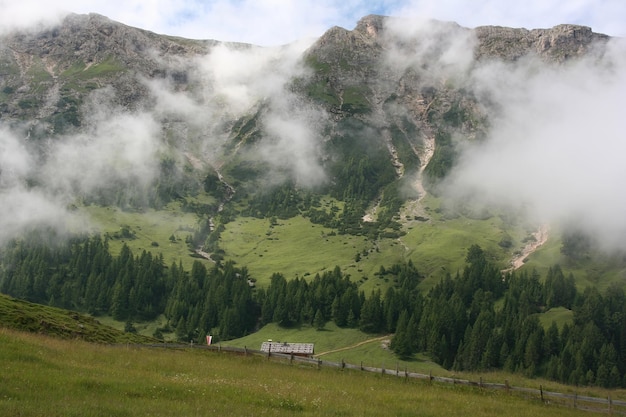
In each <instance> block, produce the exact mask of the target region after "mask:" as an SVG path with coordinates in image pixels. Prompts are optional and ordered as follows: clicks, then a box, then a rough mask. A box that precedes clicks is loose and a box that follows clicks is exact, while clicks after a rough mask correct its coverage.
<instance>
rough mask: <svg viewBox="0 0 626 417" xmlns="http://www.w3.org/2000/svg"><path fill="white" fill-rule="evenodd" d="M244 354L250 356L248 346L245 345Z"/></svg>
mask: <svg viewBox="0 0 626 417" xmlns="http://www.w3.org/2000/svg"><path fill="white" fill-rule="evenodd" d="M243 356H248V346H244V347H243Z"/></svg>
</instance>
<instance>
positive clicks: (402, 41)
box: [0, 15, 626, 387]
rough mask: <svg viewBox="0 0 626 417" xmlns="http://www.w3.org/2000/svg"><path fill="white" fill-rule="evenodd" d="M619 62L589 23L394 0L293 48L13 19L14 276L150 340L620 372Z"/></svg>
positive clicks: (16, 283)
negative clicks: (382, 337)
mask: <svg viewBox="0 0 626 417" xmlns="http://www.w3.org/2000/svg"><path fill="white" fill-rule="evenodd" d="M625 57H626V49H625V48H624V43H623V41H622V40H620V39H613V38H610V37H608V36H605V35H601V34H596V33H594V32H593V31H592V30H591V29H590V28H585V27H581V26H574V25H560V26H556V27H554V28H552V29H535V30H526V29H512V28H501V27H479V28H475V29H468V28H463V27H461V26H459V25H457V24H455V23H451V22H439V21H431V20H408V19H401V18H393V17H383V16H366V17H364V18H363V19H361V20H360V21H359V23H358V24H357V25H356V27H355V28H354V29H353V30H346V29H343V28H338V27H335V28H331V29H329V30H328V31H327V32H326V33H325V34H324V35H322V36H321V37H320V38H319V39H315V40H312V41H310V42H296V43H293V44H289V45H284V46H280V47H275V48H263V47H259V46H255V45H246V44H232V43H227V42H221V41H213V40H202V41H201V40H188V39H182V38H174V37H169V36H164V35H157V34H154V33H150V32H146V31H142V30H139V29H135V28H131V27H127V26H124V25H122V24H119V23H116V22H112V21H110V20H108V19H107V18H104V17H102V16H97V15H88V16H77V15H70V16H68V17H67V18H66V19H65V20H64V21H63V22H62V23H61V24H60V25H58V26H57V27H51V28H47V29H38V30H33V31H30V32H19V33H18V32H16V33H13V34H10V35H6V36H4V37H2V38H0V291H1V292H3V293H6V294H9V295H11V296H14V297H18V298H21V299H25V300H28V301H33V302H38V303H42V304H48V305H50V306H54V307H63V308H69V309H72V310H75V311H82V312H87V313H90V314H93V315H108V316H111V317H112V319H113V320H114V321H116V322H117V323H118V324H119V325H121V326H124V327H125V328H127V329H131V330H132V328H133V322H138V321H139V322H143V323H149V325H146V326H143V328H144V329H146V331H147V329H148V328H150V329H153V331H154V332H153V334H152V336H154V337H155V338H166V339H177V340H180V341H185V342H186V341H189V340H193V341H197V342H199V343H203V342H204V341H205V340H206V339H205V337H206V335H214V336H215V338H216V340H229V339H234V338H239V337H242V336H244V335H246V334H249V333H251V332H255V331H256V330H258V328H259V327H260V326H263V325H266V324H275V325H276V326H281V327H282V328H285V327H292V328H294V327H297V326H300V325H304V326H307V325H311V326H314V327H315V329H316V330H322V329H324V327H325V325H326V323H327V322H329V321H331V320H332V321H334V322H335V325H336V326H337V328H336V329H337V331H338V332H340V331H342V330H341V329H344V328H352V329H358V331H360V332H364V333H380V334H392V333H393V334H394V336H393V337H392V339H391V341H390V344H389V347H390V348H391V349H392V350H393V352H394V355H396V356H398V357H399V358H407V359H411V358H414V354H415V352H423V353H424V354H426V355H427V356H428V357H429V358H430V359H431V360H433V361H434V362H436V363H437V364H439V365H441V366H443V367H444V368H447V369H454V370H459V371H461V370H470V371H478V370H486V369H504V370H507V371H510V372H522V373H524V374H526V375H528V376H546V377H548V378H551V379H553V380H558V381H561V382H566V383H571V384H578V385H586V384H595V385H599V386H604V387H617V386H623V385H624V383H625V381H626V379H624V375H625V374H626V368H625V367H624V366H623V364H624V363H626V361H625V360H624V359H625V358H624V356H625V352H626V349H625V347H626V333H625V332H624V329H623V326H621V325H620V323H621V320H620V317H622V316H623V315H624V314H626V313H625V312H626V307H625V306H626V301H625V300H626V297H625V296H624V291H623V287H624V284H623V283H624V277H626V256H625V253H626V247H625V246H624V242H625V241H626V240H624V236H625V235H626V223H625V222H624V216H623V213H624V210H626V200H625V199H624V197H623V195H624V193H623V185H622V182H623V178H624V177H625V176H626V169H625V168H624V164H623V161H622V160H621V158H622V157H621V155H623V151H624V150H625V149H624V141H623V138H622V137H621V136H620V134H621V132H622V131H623V129H622V127H623V126H622V125H623V115H622V114H621V113H622V112H621V111H620V109H621V108H622V106H621V104H622V101H623V92H624V91H626V90H625V88H626V79H625V78H624V76H623V74H626V71H624V65H626V59H625ZM518 270H519V271H518ZM496 306H498V307H497V308H496ZM31 321H32V320H31ZM36 321H37V320H36V319H35V322H36ZM121 326H120V327H121ZM139 328H142V326H139ZM276 328H278V327H276ZM277 331H278V330H277ZM354 331H355V332H357V330H354Z"/></svg>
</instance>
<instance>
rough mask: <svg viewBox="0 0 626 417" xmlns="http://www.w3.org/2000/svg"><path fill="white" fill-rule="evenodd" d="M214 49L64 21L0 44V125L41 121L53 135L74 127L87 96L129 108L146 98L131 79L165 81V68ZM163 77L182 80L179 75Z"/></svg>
mask: <svg viewBox="0 0 626 417" xmlns="http://www.w3.org/2000/svg"><path fill="white" fill-rule="evenodd" d="M213 44H216V42H213V41H194V40H187V39H181V38H174V37H168V36H162V35H157V34H155V33H152V32H148V31H144V30H140V29H136V28H132V27H128V26H125V25H123V24H121V23H117V22H114V21H111V20H109V19H107V18H106V17H103V16H99V15H96V14H90V15H69V16H67V17H66V18H65V19H64V21H63V22H62V24H61V25H60V26H58V27H55V28H52V29H48V30H45V31H42V32H38V33H31V32H21V33H15V34H12V35H10V36H6V37H4V38H0V86H1V88H2V90H1V93H0V120H2V119H5V120H6V119H9V120H27V119H33V118H34V119H40V120H44V121H47V122H49V123H51V125H52V126H53V127H54V125H55V124H56V125H57V126H56V127H57V131H58V130H59V129H58V128H63V125H65V124H68V123H69V124H70V125H74V126H77V125H79V124H80V120H79V119H78V117H79V116H78V113H77V108H78V107H79V106H80V104H81V103H82V102H83V99H84V96H85V95H86V93H88V92H89V91H92V90H94V89H97V88H101V87H104V86H108V85H110V86H112V87H113V90H114V91H115V94H116V96H117V101H118V103H120V104H121V105H123V106H125V107H128V108H133V106H135V105H136V102H137V101H138V100H140V99H142V98H143V97H144V96H145V91H144V90H145V89H144V87H143V86H142V85H141V84H140V83H138V82H137V77H136V75H137V74H141V75H143V76H146V77H160V76H164V75H166V74H165V72H166V71H168V69H167V68H168V66H166V65H164V64H165V63H166V62H168V61H172V60H176V59H178V58H182V57H190V56H194V55H199V54H205V53H206V52H207V50H208V48H209V47H210V46H211V45H213ZM169 71H171V70H169ZM170 75H172V78H173V79H178V80H182V81H184V79H185V72H184V69H181V70H180V72H179V73H175V74H170ZM68 113H69V115H68ZM61 130H63V129H61Z"/></svg>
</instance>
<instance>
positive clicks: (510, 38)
mask: <svg viewBox="0 0 626 417" xmlns="http://www.w3.org/2000/svg"><path fill="white" fill-rule="evenodd" d="M474 31H475V33H476V37H477V38H478V41H479V45H478V48H477V51H476V56H477V57H478V58H485V59H488V58H501V59H505V60H515V59H518V58H520V57H522V56H525V55H528V54H529V53H532V54H536V55H538V56H540V57H542V58H543V59H545V60H550V61H556V62H563V61H565V60H567V59H569V58H576V57H580V56H583V55H585V54H587V53H589V52H590V51H591V49H592V48H594V47H597V46H598V45H601V44H604V43H606V42H607V41H608V39H609V37H608V36H606V35H603V34H599V33H594V32H592V30H591V28H589V27H586V26H577V25H558V26H555V27H553V28H552V29H533V30H527V29H512V28H504V27H496V26H481V27H478V28H476V29H475V30H474Z"/></svg>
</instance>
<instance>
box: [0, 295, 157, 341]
mask: <svg viewBox="0 0 626 417" xmlns="http://www.w3.org/2000/svg"><path fill="white" fill-rule="evenodd" d="M2 327H4V328H9V329H14V330H21V331H27V332H32V333H41V334H45V335H50V336H55V337H59V338H63V339H81V340H85V341H88V342H97V343H149V342H152V341H154V339H151V338H148V337H144V336H140V335H136V334H133V333H124V332H122V331H120V330H116V329H113V328H112V327H109V326H106V325H103V324H101V323H100V322H99V321H98V320H96V319H94V318H93V317H89V316H86V315H84V314H80V313H76V312H73V311H68V310H62V309H59V308H54V307H47V306H42V305H39V304H34V303H29V302H27V301H22V300H17V299H15V298H12V297H9V296H7V295H4V294H0V328H2Z"/></svg>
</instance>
